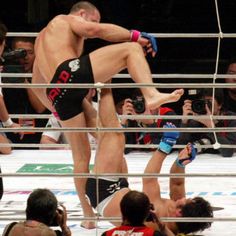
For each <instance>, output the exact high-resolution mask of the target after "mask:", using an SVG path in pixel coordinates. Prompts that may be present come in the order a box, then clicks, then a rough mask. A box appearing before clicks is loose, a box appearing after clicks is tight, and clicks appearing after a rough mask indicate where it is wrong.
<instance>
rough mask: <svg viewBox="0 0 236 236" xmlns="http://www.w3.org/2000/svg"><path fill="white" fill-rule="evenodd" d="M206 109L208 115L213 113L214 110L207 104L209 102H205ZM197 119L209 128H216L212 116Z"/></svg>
mask: <svg viewBox="0 0 236 236" xmlns="http://www.w3.org/2000/svg"><path fill="white" fill-rule="evenodd" d="M205 109H206V114H205V115H207V116H210V115H212V112H211V110H210V109H209V107H208V106H207V104H205ZM197 121H198V122H200V123H202V124H203V125H205V126H206V127H208V128H214V127H215V125H214V121H213V120H211V119H210V117H209V118H206V119H198V120H197Z"/></svg>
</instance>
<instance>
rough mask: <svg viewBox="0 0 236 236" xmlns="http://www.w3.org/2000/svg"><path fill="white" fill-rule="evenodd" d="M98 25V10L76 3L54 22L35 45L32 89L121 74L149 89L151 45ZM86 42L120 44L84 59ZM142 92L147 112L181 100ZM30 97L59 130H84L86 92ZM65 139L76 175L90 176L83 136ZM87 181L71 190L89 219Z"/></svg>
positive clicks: (139, 36)
mask: <svg viewBox="0 0 236 236" xmlns="http://www.w3.org/2000/svg"><path fill="white" fill-rule="evenodd" d="M99 21H100V13H99V11H98V9H97V8H96V7H95V6H94V5H92V4H91V3H89V2H85V1H82V2H78V3H76V4H75V5H74V6H73V7H72V8H71V11H70V13H69V14H68V15H58V16H56V17H55V18H53V19H52V20H51V21H50V22H49V23H48V25H47V26H46V27H45V28H44V29H43V30H42V31H41V32H40V33H39V35H38V37H37V39H36V42H35V54H36V58H35V62H34V68H33V78H32V83H33V84H38V83H43V84H50V83H53V84H54V83H60V84H61V83H65V84H66V83H68V84H74V83H91V84H93V83H98V82H101V83H105V82H108V80H110V79H111V78H112V76H113V75H115V74H117V73H118V72H120V71H121V70H123V69H125V68H127V69H128V71H129V73H130V75H131V77H132V79H133V80H134V81H135V82H136V83H152V78H151V71H150V68H149V66H148V64H147V61H146V59H145V53H144V49H145V51H146V53H151V55H152V56H153V57H154V56H155V55H156V51H157V46H156V41H155V39H154V38H153V37H152V36H151V35H148V34H146V33H140V32H139V31H137V30H132V31H129V30H127V29H125V28H123V27H120V26H117V25H114V24H103V23H99ZM86 38H100V39H103V40H106V41H109V42H115V43H118V42H121V43H119V44H114V45H110V46H106V47H103V48H100V49H98V50H95V51H93V52H92V53H90V54H89V55H83V56H82V52H83V46H84V40H85V39H86ZM141 90H142V93H143V96H144V97H145V99H146V105H147V106H148V107H149V108H150V109H153V108H156V107H159V106H160V105H162V104H163V103H167V102H175V101H177V100H179V98H180V97H181V96H182V94H183V90H182V89H178V90H175V91H174V92H172V93H170V94H168V93H166V94H164V93H160V92H158V91H157V90H156V88H154V87H149V88H142V89H141ZM34 91H35V93H36V95H37V96H38V97H39V99H40V100H41V101H42V102H43V104H44V105H45V106H46V107H47V108H48V109H50V110H51V111H52V112H57V113H58V115H59V117H60V123H61V125H62V127H86V120H85V116H84V114H83V104H84V102H85V100H86V99H84V97H85V96H86V94H87V93H88V89H66V88H64V89H61V88H50V89H49V88H48V89H46V88H37V89H34ZM66 137H67V139H68V142H69V144H70V145H71V149H72V154H73V161H74V172H75V173H86V172H88V166H89V160H90V146H89V142H88V138H87V135H86V134H85V133H81V132H66ZM85 181H86V180H85V179H78V178H77V179H76V180H75V184H76V188H77V191H78V194H79V197H80V201H81V204H82V208H83V209H84V213H85V215H86V216H89V215H90V213H89V210H86V209H88V208H87V203H86V201H85V197H84V188H85Z"/></svg>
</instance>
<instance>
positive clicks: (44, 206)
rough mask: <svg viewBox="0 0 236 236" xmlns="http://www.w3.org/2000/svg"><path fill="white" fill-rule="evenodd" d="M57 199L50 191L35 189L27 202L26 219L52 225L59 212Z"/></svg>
mask: <svg viewBox="0 0 236 236" xmlns="http://www.w3.org/2000/svg"><path fill="white" fill-rule="evenodd" d="M57 204H58V202H57V199H56V197H55V195H54V194H53V193H52V192H51V191H50V190H48V189H35V190H34V191H33V192H32V193H31V194H30V196H29V198H28V200H27V207H26V219H27V220H36V221H39V222H42V223H44V224H46V225H48V226H49V225H51V223H52V221H53V219H54V217H55V216H56V210H57Z"/></svg>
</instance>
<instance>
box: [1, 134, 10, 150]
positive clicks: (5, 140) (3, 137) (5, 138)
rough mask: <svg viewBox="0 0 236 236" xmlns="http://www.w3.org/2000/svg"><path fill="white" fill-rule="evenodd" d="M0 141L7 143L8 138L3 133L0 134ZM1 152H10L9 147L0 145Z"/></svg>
mask: <svg viewBox="0 0 236 236" xmlns="http://www.w3.org/2000/svg"><path fill="white" fill-rule="evenodd" d="M0 143H9V140H8V139H7V137H5V136H4V135H2V134H0ZM0 153H1V154H10V153H11V147H0Z"/></svg>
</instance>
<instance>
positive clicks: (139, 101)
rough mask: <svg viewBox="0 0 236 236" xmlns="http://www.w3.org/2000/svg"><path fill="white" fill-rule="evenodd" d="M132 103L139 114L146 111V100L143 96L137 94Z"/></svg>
mask: <svg viewBox="0 0 236 236" xmlns="http://www.w3.org/2000/svg"><path fill="white" fill-rule="evenodd" d="M132 104H133V106H134V110H135V112H136V113H137V114H141V113H144V112H145V101H144V97H143V96H137V97H136V98H135V99H133V100H132Z"/></svg>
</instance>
